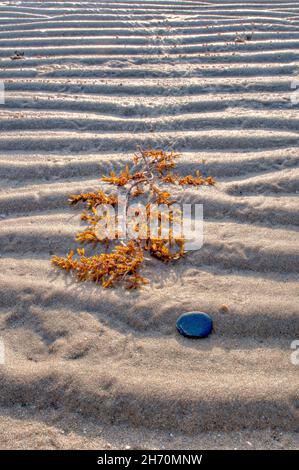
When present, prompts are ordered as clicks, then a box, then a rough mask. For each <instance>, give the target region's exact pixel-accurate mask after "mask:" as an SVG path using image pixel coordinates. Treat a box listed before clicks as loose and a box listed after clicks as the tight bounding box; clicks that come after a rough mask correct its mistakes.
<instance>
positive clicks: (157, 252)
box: [52, 147, 215, 289]
mask: <svg viewBox="0 0 299 470" xmlns="http://www.w3.org/2000/svg"><path fill="white" fill-rule="evenodd" d="M178 157H179V154H177V153H175V152H165V151H164V150H155V149H148V150H144V149H142V148H141V147H138V149H137V152H136V153H135V154H134V155H133V165H132V168H131V169H129V166H128V165H126V167H125V170H123V171H120V172H119V173H118V174H116V173H115V172H114V171H111V173H110V175H109V176H103V177H102V179H101V180H102V181H103V182H104V183H108V184H109V185H113V186H114V187H116V188H119V189H118V193H113V192H112V193H109V194H108V193H105V192H104V190H103V189H99V190H98V191H96V192H88V193H81V194H76V195H71V196H70V198H69V203H70V204H71V205H76V204H78V203H83V204H84V205H85V207H86V210H85V211H84V212H83V213H82V215H81V219H82V220H83V221H84V222H85V223H86V224H87V227H86V228H85V230H83V231H80V232H79V233H77V235H76V241H77V242H79V243H80V244H91V246H92V248H94V249H97V248H98V247H99V245H102V247H103V248H102V251H100V252H97V253H96V254H93V255H91V256H87V255H86V252H85V249H84V248H79V249H77V253H76V254H75V252H74V251H70V253H69V254H68V255H67V256H66V258H62V257H59V256H53V258H52V263H53V264H54V265H55V266H57V267H59V268H61V269H63V270H65V271H67V272H73V273H74V274H75V275H76V277H77V279H78V280H80V281H93V282H96V283H100V284H101V285H102V286H103V287H111V286H114V285H115V284H117V283H124V284H125V286H126V287H127V288H130V289H132V288H137V287H139V286H141V285H143V284H146V283H147V282H148V281H147V279H145V278H144V277H142V276H141V275H140V273H139V271H140V268H141V266H142V264H143V262H144V260H145V258H144V252H148V253H149V254H150V255H151V256H153V257H155V258H157V259H159V260H161V261H164V262H169V261H173V260H177V259H179V258H181V257H182V256H184V254H185V239H184V237H183V236H182V235H180V236H179V235H174V233H173V228H172V226H173V223H174V221H175V220H176V218H177V217H179V214H177V213H176V210H175V209H174V206H173V204H174V203H175V202H176V201H175V199H174V198H173V197H172V195H171V191H170V190H168V191H166V190H165V188H164V186H165V185H175V186H177V187H179V186H186V185H192V186H203V185H205V186H212V185H214V184H215V181H214V179H213V178H212V177H211V176H203V175H202V174H201V173H200V171H199V170H197V171H196V173H195V175H194V176H193V175H186V176H180V175H178V174H175V173H174V172H173V170H174V169H175V167H176V159H177V158H178ZM119 191H123V192H124V196H125V207H126V209H128V207H129V201H130V199H132V198H133V199H136V198H138V197H142V198H143V203H144V206H145V208H146V210H145V214H146V220H147V222H146V223H143V224H142V223H140V221H139V223H136V224H135V225H133V233H134V236H133V237H132V236H131V238H129V239H128V237H127V236H125V237H124V236H121V235H123V234H119V233H116V234H115V237H110V236H107V233H105V234H104V233H99V229H98V226H99V223H100V222H101V221H103V219H104V217H106V219H105V220H106V221H107V216H108V214H107V211H106V213H105V214H104V215H103V213H99V208H100V207H102V206H103V205H104V206H105V207H106V206H110V207H112V208H113V209H115V211H117V209H118V208H119V198H118V196H119ZM144 199H145V200H144ZM161 205H164V207H167V208H169V211H168V212H167V213H166V214H165V213H164V212H163V211H160V209H159V207H161ZM115 213H116V212H115ZM136 216H138V210H136ZM154 217H156V218H157V220H158V221H159V223H160V224H161V223H162V222H163V220H164V219H167V221H168V223H169V232H168V236H167V237H165V234H164V235H163V234H162V232H161V227H160V228H159V230H158V232H155V234H154V235H153V234H152V233H151V231H150V230H149V227H148V221H150V220H151V219H153V218H154ZM118 222H119V220H118V215H116V216H115V220H114V221H113V227H114V226H115V223H116V225H117V224H118ZM126 235H127V234H126ZM117 239H122V241H121V242H118V244H116V243H117V242H116V243H115V240H117ZM111 245H112V248H111V250H110V251H109V252H107V250H108V249H109V247H110V246H111ZM105 249H106V252H105V251H103V250H105Z"/></svg>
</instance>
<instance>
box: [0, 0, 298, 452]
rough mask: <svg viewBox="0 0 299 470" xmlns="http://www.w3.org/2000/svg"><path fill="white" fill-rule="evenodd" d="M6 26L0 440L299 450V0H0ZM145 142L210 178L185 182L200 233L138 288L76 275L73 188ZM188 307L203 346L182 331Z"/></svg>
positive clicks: (0, 141)
mask: <svg viewBox="0 0 299 470" xmlns="http://www.w3.org/2000/svg"><path fill="white" fill-rule="evenodd" d="M0 24H1V29H0V80H2V81H4V85H5V104H2V105H1V106H0V109H1V114H0V129H1V134H0V177H1V187H0V238H1V258H0V268H1V269H0V292H1V295H0V307H1V315H0V338H1V340H2V341H3V345H4V348H5V363H4V364H3V365H0V378H1V388H0V448H2V449H27V448H33V449H41V448H47V449H68V448H77V449H87V448H90V449H110V448H112V449H114V448H117V449H124V448H126V446H130V447H131V448H134V449H135V448H136V449H140V448H143V449H146V448H153V449H163V448H165V449H167V448H169V449H211V448H214V449H224V448H227V449H255V448H264V449H268V448H269V449H283V448H285V449H295V448H299V445H298V444H299V439H298V438H299V434H298V433H299V365H295V364H292V362H291V353H292V350H291V342H292V341H293V340H296V339H297V340H299V316H298V294H299V290H298V270H299V235H298V226H299V216H298V191H299V184H298V183H299V170H298V162H299V154H298V142H299V137H298V130H299V115H298V106H299V105H298V104H297V105H296V104H295V103H294V102H292V101H291V96H293V97H294V96H295V90H294V89H291V83H292V80H294V79H296V75H297V73H298V64H299V56H298V46H299V2H298V1H292V0H288V1H287V2H284V1H283V0H280V1H277V2H276V1H270V0H268V1H266V0H259V1H256V2H255V1H251V2H246V3H245V2H240V1H238V2H236V1H235V0H229V1H211V0H210V1H208V2H199V1H194V2H191V1H183V0H179V1H177V2H175V1H174V0H165V1H163V0H157V1H154V0H151V1H146V2H145V1H142V2H138V1H137V0H136V1H135V2H133V1H127V0H123V1H121V0H119V1H116V2H112V1H109V2H104V1H102V2H100V1H99V2H96V1H90V2H78V3H76V2H67V1H66V2H51V1H42V2H38V1H32V2H26V1H21V2H14V1H10V2H9V1H2V2H1V3H0ZM16 51H17V52H16ZM22 54H24V55H22ZM11 57H12V58H11ZM293 101H294V100H293ZM136 144H141V145H143V146H148V145H153V146H155V147H160V148H174V149H175V150H177V151H178V152H180V153H181V158H180V159H179V161H178V171H179V172H181V174H188V173H191V172H194V171H195V169H196V168H198V167H200V168H201V169H204V171H205V172H206V174H209V175H212V176H213V177H215V179H216V181H217V184H216V185H215V187H209V188H194V189H189V188H188V189H184V190H182V191H176V192H177V194H178V198H179V199H180V200H184V201H188V202H192V203H196V202H197V203H202V204H203V207H204V245H203V247H202V249H201V250H199V251H193V252H189V253H188V254H187V255H186V257H185V258H184V259H183V260H180V261H178V262H176V263H173V264H168V265H165V264H161V263H159V261H151V262H149V263H148V264H147V266H146V268H145V275H146V276H147V277H148V278H149V280H150V284H149V285H148V286H146V287H145V288H143V289H142V290H140V291H137V292H129V291H125V290H123V289H122V288H116V289H108V290H103V289H102V288H101V287H98V286H96V285H94V284H90V283H84V284H78V283H76V282H74V280H73V279H72V277H71V276H67V275H64V274H63V273H61V272H57V271H56V270H55V269H54V268H53V267H52V266H51V264H50V259H51V256H52V255H53V254H58V255H65V254H66V253H67V252H68V250H69V249H70V248H74V247H75V246H76V245H75V243H74V234H75V232H76V229H77V228H78V226H79V215H80V211H79V210H76V209H72V208H70V207H68V205H67V199H68V196H69V194H72V193H77V192H79V191H87V190H89V189H96V188H98V187H99V178H100V177H101V175H102V174H103V173H106V174H107V173H108V172H109V171H110V170H111V169H112V168H113V169H115V170H116V171H118V170H120V169H121V168H122V167H123V166H124V165H125V164H126V163H127V162H128V161H129V158H130V156H131V155H132V153H133V152H134V150H135V147H136ZM203 160H204V161H205V163H202V161H203ZM223 305H225V306H226V307H227V308H226V307H225V308H223ZM193 310H199V311H205V312H207V313H209V314H210V315H211V316H212V317H213V320H214V326H215V331H214V332H213V334H212V335H211V336H210V337H209V338H207V339H205V340H190V339H186V338H183V337H181V336H179V335H178V333H177V332H176V329H175V322H176V319H177V317H178V316H179V315H180V314H181V313H182V312H186V311H193Z"/></svg>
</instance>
